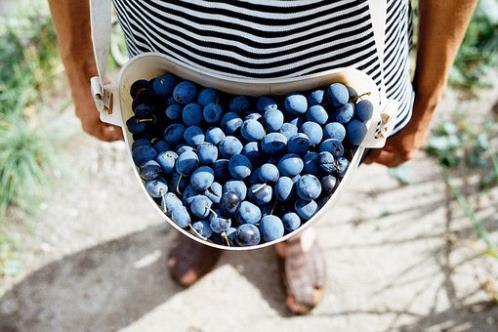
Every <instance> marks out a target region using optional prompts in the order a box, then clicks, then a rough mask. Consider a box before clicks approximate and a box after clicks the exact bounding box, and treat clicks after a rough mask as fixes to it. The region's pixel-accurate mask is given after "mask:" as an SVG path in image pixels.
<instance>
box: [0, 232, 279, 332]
mask: <svg viewBox="0 0 498 332" xmlns="http://www.w3.org/2000/svg"><path fill="white" fill-rule="evenodd" d="M168 228H169V227H167V226H166V225H161V226H154V227H150V228H148V229H146V230H143V231H140V232H136V233H132V234H130V235H128V236H125V237H122V238H119V239H116V240H112V241H109V242H106V243H103V244H101V245H98V246H95V247H91V248H89V249H86V250H83V251H80V252H77V253H75V254H72V255H68V256H65V257H63V258H62V259H60V260H57V261H55V262H52V263H50V264H48V265H45V266H44V267H42V268H41V269H39V270H36V271H34V272H32V273H31V274H30V275H28V276H27V277H26V278H25V279H23V280H22V281H21V282H20V283H18V284H17V285H15V286H14V287H13V289H12V290H10V291H8V292H7V293H6V294H5V295H4V296H3V297H2V298H1V299H0V331H2V332H24V331H30V332H35V331H59V330H60V331H102V332H105V331H116V330H118V329H120V328H124V327H126V326H128V325H129V324H131V323H132V322H134V321H136V320H138V319H139V318H140V317H142V316H143V315H145V314H147V313H148V312H150V311H152V310H153V309H154V308H156V307H157V306H159V305H161V304H162V303H165V302H167V301H168V300H169V299H171V298H172V297H173V296H175V294H177V293H178V292H181V291H182V290H183V289H182V288H181V287H178V286H176V285H175V284H174V283H173V281H172V280H171V279H170V278H169V275H168V273H167V269H166V264H165V262H166V255H167V252H166V249H167V242H168V238H170V237H171V236H173V235H174V234H167V233H169V232H168V231H167V229H168ZM236 255H241V256H243V257H236ZM272 255H273V252H272V250H271V249H270V250H260V251H257V252H253V253H241V254H237V253H236V254H227V255H225V257H223V258H222V261H221V264H222V265H223V264H230V265H233V266H234V267H235V268H236V269H237V270H238V271H239V272H240V274H241V275H242V276H244V277H246V278H247V280H248V281H250V282H251V283H253V284H254V285H255V286H256V287H257V288H258V289H260V291H261V292H262V293H263V294H269V296H267V297H266V299H267V300H268V303H269V304H270V305H271V306H272V307H274V308H275V309H276V310H277V311H279V312H280V313H281V314H282V315H285V310H284V309H285V308H284V307H283V295H282V293H281V292H278V291H277V292H275V286H276V284H278V280H277V279H276V280H275V282H274V283H268V282H261V281H258V280H261V278H258V276H261V275H263V274H264V273H272V274H273V272H272V271H271V269H272V268H274V266H275V264H271V263H272V262H273V260H272V259H269V258H271V257H272ZM241 261H242V262H243V263H242V264H241V263H240V262H241ZM265 261H266V262H265ZM68 299H70V300H69V301H68Z"/></svg>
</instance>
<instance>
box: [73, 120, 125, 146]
mask: <svg viewBox="0 0 498 332" xmlns="http://www.w3.org/2000/svg"><path fill="white" fill-rule="evenodd" d="M82 127H83V130H84V131H85V132H86V133H87V134H89V135H91V136H93V137H95V138H97V139H99V140H101V141H104V142H114V141H119V140H123V133H122V131H121V128H119V127H117V126H113V125H108V124H105V123H102V122H100V121H99V122H93V123H91V124H88V123H86V122H85V123H82Z"/></svg>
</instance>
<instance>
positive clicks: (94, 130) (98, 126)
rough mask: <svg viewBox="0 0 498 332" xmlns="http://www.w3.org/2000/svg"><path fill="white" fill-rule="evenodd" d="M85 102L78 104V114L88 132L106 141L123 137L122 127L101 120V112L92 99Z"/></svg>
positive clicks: (82, 125)
mask: <svg viewBox="0 0 498 332" xmlns="http://www.w3.org/2000/svg"><path fill="white" fill-rule="evenodd" d="M85 104H86V105H76V116H77V117H78V118H79V119H80V121H81V127H82V128H83V130H84V131H85V132H86V133H87V134H89V135H91V136H94V137H96V138H98V139H99V140H102V141H105V142H113V141H118V140H122V139H123V134H122V131H121V128H119V127H118V126H114V125H110V124H107V123H103V122H102V121H100V117H99V112H98V111H97V108H96V107H95V105H94V104H93V100H92V99H90V102H88V103H85Z"/></svg>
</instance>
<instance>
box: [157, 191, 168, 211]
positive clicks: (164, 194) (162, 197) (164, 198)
mask: <svg viewBox="0 0 498 332" xmlns="http://www.w3.org/2000/svg"><path fill="white" fill-rule="evenodd" d="M159 193H161V209H162V210H163V212H164V213H165V214H167V213H168V209H167V208H166V193H165V192H164V190H163V189H161V190H160V191H159Z"/></svg>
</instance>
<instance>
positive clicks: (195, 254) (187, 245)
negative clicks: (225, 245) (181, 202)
mask: <svg viewBox="0 0 498 332" xmlns="http://www.w3.org/2000/svg"><path fill="white" fill-rule="evenodd" d="M220 256H221V250H218V249H214V248H211V247H208V246H206V245H203V244H200V243H198V242H196V241H193V240H191V239H189V238H188V237H186V236H185V235H183V234H178V235H177V237H176V238H175V239H174V240H173V243H172V245H171V248H170V252H169V255H168V260H167V266H168V269H169V271H170V274H171V277H172V279H173V280H174V281H175V282H176V283H177V284H179V285H180V286H183V287H189V286H191V285H193V284H194V283H196V282H197V281H198V280H199V279H200V278H202V277H203V276H204V275H206V274H207V273H208V272H210V271H211V270H212V269H213V268H214V266H215V265H216V263H217V262H218V259H219V258H220Z"/></svg>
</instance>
